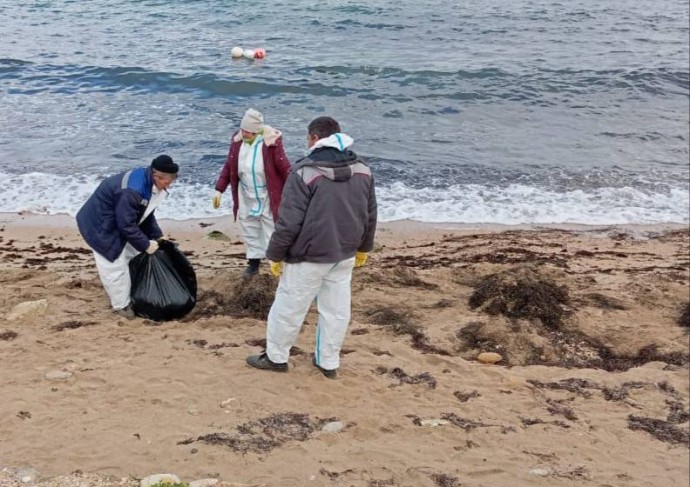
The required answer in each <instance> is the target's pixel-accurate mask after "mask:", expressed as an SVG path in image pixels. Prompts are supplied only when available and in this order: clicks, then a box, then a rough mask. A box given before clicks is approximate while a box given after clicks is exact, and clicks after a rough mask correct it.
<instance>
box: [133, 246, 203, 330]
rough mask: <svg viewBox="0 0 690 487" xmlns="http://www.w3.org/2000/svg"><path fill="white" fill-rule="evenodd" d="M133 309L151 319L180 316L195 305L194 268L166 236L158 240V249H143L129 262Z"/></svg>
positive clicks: (137, 313)
mask: <svg viewBox="0 0 690 487" xmlns="http://www.w3.org/2000/svg"><path fill="white" fill-rule="evenodd" d="M129 274H130V277H131V279H132V295H131V305H132V309H133V310H134V313H135V314H136V315H137V316H141V317H142V318H148V319H150V320H154V321H168V320H176V319H180V318H182V317H183V316H185V315H186V314H187V313H189V312H190V311H191V310H192V309H194V306H195V305H196V291H197V288H196V273H195V272H194V268H193V267H192V265H191V264H190V263H189V261H188V260H187V257H185V256H184V254H183V253H182V252H180V250H179V249H178V248H177V244H175V243H174V242H171V241H169V240H160V241H159V243H158V250H157V251H156V252H155V253H154V254H153V255H149V254H147V253H146V252H142V253H141V254H139V255H137V256H136V257H135V258H133V259H132V260H131V261H130V262H129Z"/></svg>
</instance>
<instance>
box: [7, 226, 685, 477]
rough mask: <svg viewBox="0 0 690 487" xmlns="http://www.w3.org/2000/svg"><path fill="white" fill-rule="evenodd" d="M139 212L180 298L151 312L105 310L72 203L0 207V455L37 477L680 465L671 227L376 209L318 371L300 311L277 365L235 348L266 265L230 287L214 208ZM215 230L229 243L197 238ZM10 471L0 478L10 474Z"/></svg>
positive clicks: (249, 347) (234, 244)
mask: <svg viewBox="0 0 690 487" xmlns="http://www.w3.org/2000/svg"><path fill="white" fill-rule="evenodd" d="M162 226H163V228H164V230H167V231H168V232H169V233H170V234H171V236H172V237H173V238H175V239H176V240H177V242H178V243H179V244H180V247H181V248H182V249H183V250H184V251H186V252H188V254H189V258H190V260H191V262H192V263H193V264H194V265H195V267H196V269H197V275H198V280H199V288H200V295H199V303H198V305H197V308H196V309H195V310H194V311H193V312H192V314H191V315H189V316H188V317H186V318H185V319H184V320H182V321H181V322H169V323H163V324H156V323H153V322H150V321H147V320H144V319H135V320H131V321H130V320H125V319H122V318H117V317H115V316H114V315H113V314H112V313H111V312H110V310H109V309H108V301H107V299H106V296H105V294H104V292H103V290H102V288H101V286H100V282H99V280H98V277H97V274H96V270H95V266H94V264H93V261H92V257H91V254H90V252H89V251H88V249H87V248H86V247H85V245H84V244H83V242H82V241H81V239H80V238H79V236H78V234H77V232H76V230H75V228H74V222H73V220H71V219H70V218H67V217H39V216H30V215H24V216H17V215H1V216H0V228H2V231H0V262H1V263H2V266H1V270H2V272H1V273H0V282H1V283H2V289H1V290H0V363H1V364H2V367H1V368H0V391H2V392H1V394H0V411H2V421H1V422H0V471H1V470H2V468H3V467H31V468H34V469H36V470H37V472H38V474H39V475H40V478H41V479H42V480H41V483H42V485H52V486H61V485H72V486H74V485H137V482H136V479H138V478H141V477H144V476H147V475H150V474H155V473H163V472H169V473H174V474H177V475H178V476H179V477H180V478H181V479H183V480H185V481H191V480H194V479H199V478H206V477H215V478H219V479H221V480H223V481H225V482H228V483H227V484H225V485H234V484H231V482H234V483H238V484H246V485H261V486H366V487H372V486H374V487H375V486H401V487H402V486H431V487H433V486H441V487H457V486H463V487H477V486H487V487H488V486H580V485H582V486H601V487H603V486H621V485H625V486H630V487H632V486H655V487H662V486H663V487H672V486H682V487H687V485H688V482H689V481H690V473H689V470H690V466H689V449H688V447H689V443H688V420H689V418H690V413H689V412H688V402H689V396H690V384H689V374H688V351H689V343H688V328H687V320H688V317H687V314H686V315H685V317H684V318H682V314H683V310H684V307H685V310H686V313H687V303H688V290H689V286H688V284H689V265H690V260H689V235H688V231H687V229H686V230H675V231H668V229H662V228H659V227H653V228H645V227H627V228H624V227H616V228H605V229H600V228H586V227H577V228H566V227H562V228H550V229H524V228H520V229H499V228H481V229H478V228H462V227H457V226H450V225H448V226H441V225H435V226H434V225H418V224H404V223H403V224H389V225H384V226H383V227H382V228H381V230H380V232H379V235H378V238H377V241H378V244H379V245H378V248H377V251H375V252H374V253H372V255H371V258H370V260H369V262H368V263H367V266H366V267H364V268H362V269H358V270H356V272H355V275H354V278H353V320H352V323H351V326H350V331H349V334H348V337H347V339H346V342H345V345H344V350H343V359H342V367H341V369H340V374H339V377H338V379H337V380H334V381H332V380H328V379H326V378H324V377H323V376H322V375H321V374H320V373H319V372H318V371H316V370H315V369H314V367H312V365H311V351H312V349H313V345H314V328H315V321H316V319H315V315H314V312H313V311H312V312H311V313H310V314H309V316H308V318H307V321H306V324H305V326H304V328H303V331H302V334H301V335H300V337H299V340H298V342H297V343H296V348H295V350H294V353H293V356H292V358H291V360H290V371H289V373H288V374H275V373H270V372H263V371H257V370H254V369H250V368H248V367H246V366H245V364H244V359H245V357H246V356H247V355H248V354H251V353H258V352H259V351H260V350H261V348H260V347H261V343H262V342H261V340H262V339H263V338H264V329H265V322H264V320H263V319H262V318H261V317H262V316H264V315H265V313H266V311H267V308H266V306H267V303H270V298H271V296H270V292H271V290H272V289H273V287H274V286H275V280H273V279H272V278H271V277H269V276H268V275H267V274H268V271H267V267H266V266H264V268H263V269H262V274H263V275H262V276H259V277H258V278H256V279H254V280H253V281H252V282H250V283H246V284H239V285H238V283H241V282H242V281H241V279H240V274H241V271H242V268H243V267H244V264H245V262H244V259H243V257H244V254H243V252H244V248H243V246H242V244H241V243H240V242H239V239H238V238H237V235H236V234H235V233H234V230H233V226H232V225H231V224H230V222H229V221H228V219H222V220H205V221H203V222H199V221H194V222H163V224H162ZM215 229H217V230H221V231H223V232H225V233H226V234H228V235H229V236H230V239H229V241H216V240H207V239H204V238H203V237H204V235H205V234H207V233H208V232H209V231H211V230H215ZM492 275H494V276H493V277H489V276H492ZM40 300H46V301H45V303H44V304H45V307H43V308H42V307H40V303H41V301H40ZM35 301H39V308H38V309H35V310H33V311H29V312H28V313H26V314H23V315H21V316H19V317H17V318H14V319H8V318H13V315H16V314H17V313H16V311H17V308H15V306H17V305H19V304H20V303H25V302H35ZM238 303H241V304H242V305H244V306H245V307H244V308H243V307H242V306H241V305H239V304H238ZM12 310H15V312H14V313H13V312H12ZM683 319H684V320H685V326H682V325H681V323H682V322H683ZM480 352H497V353H499V354H500V355H501V356H502V358H503V360H502V361H501V362H499V363H498V364H497V365H484V364H481V363H479V362H477V361H476V358H477V355H478V354H479V353H480ZM65 372H67V373H69V374H64V373H65ZM61 373H63V374H61ZM64 376H68V377H66V378H60V377H64ZM47 377H52V379H50V378H47ZM334 422H339V424H338V423H334ZM329 423H330V424H329ZM325 425H329V426H328V428H333V427H334V428H335V429H338V428H339V427H340V428H342V429H341V430H340V431H338V432H330V433H329V432H324V431H321V430H322V428H323V427H324V426H325ZM75 471H78V472H77V473H73V472H75ZM13 472H14V471H13V470H10V469H9V468H6V469H5V471H4V473H3V472H0V485H22V484H21V482H20V481H17V480H13V478H15V477H16V475H14V474H13ZM80 472H83V473H80ZM65 475H67V476H66V477H65ZM60 476H62V477H60ZM27 479H28V477H27ZM110 479H112V480H110ZM32 482H33V480H32V481H30V482H29V483H32Z"/></svg>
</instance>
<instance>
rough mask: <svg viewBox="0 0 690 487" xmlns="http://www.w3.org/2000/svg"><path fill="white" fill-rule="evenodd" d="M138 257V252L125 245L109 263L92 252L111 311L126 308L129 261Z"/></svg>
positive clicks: (128, 289)
mask: <svg viewBox="0 0 690 487" xmlns="http://www.w3.org/2000/svg"><path fill="white" fill-rule="evenodd" d="M137 255H139V251H138V250H136V249H135V248H134V247H132V246H131V245H130V244H127V245H125V248H124V249H123V250H122V253H121V254H120V255H119V256H118V257H117V259H115V261H114V262H110V261H109V260H108V259H106V258H105V257H103V256H102V255H101V254H99V253H97V252H94V253H93V256H94V258H95V259H96V268H97V269H98V275H99V276H100V278H101V282H102V283H103V287H104V288H105V292H106V293H108V296H109V297H110V304H112V306H113V309H116V310H118V309H122V308H126V307H127V306H128V305H129V300H130V298H129V296H130V293H131V290H132V281H131V279H130V277H129V261H130V260H132V259H133V258H134V257H136V256H137Z"/></svg>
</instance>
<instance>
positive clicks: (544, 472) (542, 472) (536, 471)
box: [529, 468, 551, 477]
mask: <svg viewBox="0 0 690 487" xmlns="http://www.w3.org/2000/svg"><path fill="white" fill-rule="evenodd" d="M529 473H530V474H531V475H538V476H539V477H547V476H548V475H549V474H551V470H549V469H548V468H532V469H530V471H529Z"/></svg>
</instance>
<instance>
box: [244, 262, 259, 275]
mask: <svg viewBox="0 0 690 487" xmlns="http://www.w3.org/2000/svg"><path fill="white" fill-rule="evenodd" d="M247 262H249V265H248V266H247V268H246V269H245V271H244V275H245V276H247V277H249V276H254V275H256V274H258V273H259V265H261V259H248V260H247Z"/></svg>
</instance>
